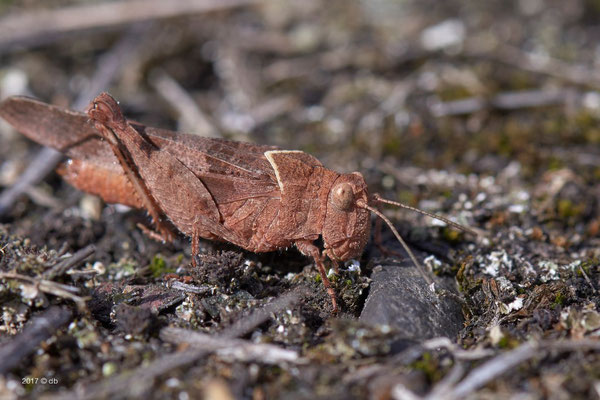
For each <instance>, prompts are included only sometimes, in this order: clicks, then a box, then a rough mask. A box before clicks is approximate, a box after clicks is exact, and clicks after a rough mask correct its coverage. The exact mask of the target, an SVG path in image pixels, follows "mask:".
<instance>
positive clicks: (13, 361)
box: [0, 307, 73, 375]
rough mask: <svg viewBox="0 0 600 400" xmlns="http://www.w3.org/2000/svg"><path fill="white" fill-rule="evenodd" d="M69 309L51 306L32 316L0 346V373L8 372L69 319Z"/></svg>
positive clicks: (70, 315) (70, 316) (70, 314)
mask: <svg viewBox="0 0 600 400" xmlns="http://www.w3.org/2000/svg"><path fill="white" fill-rule="evenodd" d="M72 317H73V315H72V313H71V311H69V310H67V309H65V308H60V307H52V308H49V309H48V310H46V311H45V312H44V313H43V314H42V315H40V316H39V317H35V318H33V320H32V321H31V322H30V324H29V325H27V326H26V327H25V329H23V331H22V332H21V333H19V334H18V335H17V336H15V337H14V338H13V339H11V340H10V341H9V342H7V343H6V344H4V345H3V346H2V347H0V360H2V362H1V363H0V375H4V374H6V373H8V372H10V371H11V370H12V369H14V368H15V367H17V366H19V364H20V363H21V362H22V361H23V359H24V358H26V357H28V356H30V355H31V354H32V353H33V352H34V351H35V350H36V349H37V348H38V345H39V344H40V343H41V342H42V341H44V340H46V339H48V338H49V337H51V336H52V335H53V334H54V332H56V331H57V330H58V329H60V328H61V327H63V326H65V325H66V324H67V323H69V321H71V319H72Z"/></svg>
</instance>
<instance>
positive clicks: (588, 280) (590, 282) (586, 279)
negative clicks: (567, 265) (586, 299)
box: [579, 264, 598, 293]
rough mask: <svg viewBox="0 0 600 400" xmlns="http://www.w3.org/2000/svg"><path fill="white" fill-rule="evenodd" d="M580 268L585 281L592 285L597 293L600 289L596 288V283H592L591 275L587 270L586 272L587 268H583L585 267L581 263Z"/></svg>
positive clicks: (593, 290)
mask: <svg viewBox="0 0 600 400" xmlns="http://www.w3.org/2000/svg"><path fill="white" fill-rule="evenodd" d="M579 270H580V271H581V275H583V277H584V279H585V281H586V282H587V283H588V285H590V287H591V288H592V292H594V293H597V292H598V291H597V290H596V288H595V287H594V284H593V283H592V280H591V279H590V277H589V276H588V274H587V272H585V270H584V269H583V267H582V266H581V264H579Z"/></svg>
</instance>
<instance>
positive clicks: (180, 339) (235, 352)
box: [160, 328, 306, 365]
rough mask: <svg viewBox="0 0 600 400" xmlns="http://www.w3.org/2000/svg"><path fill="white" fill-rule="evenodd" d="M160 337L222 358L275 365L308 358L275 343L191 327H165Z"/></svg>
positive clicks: (294, 362)
mask: <svg viewBox="0 0 600 400" xmlns="http://www.w3.org/2000/svg"><path fill="white" fill-rule="evenodd" d="M160 338H161V339H162V340H164V341H167V342H171V343H176V344H184V343H189V344H190V345H192V347H194V348H197V349H199V350H206V351H209V352H211V353H214V352H216V353H217V354H218V355H219V356H220V357H222V358H225V359H234V360H236V361H241V362H248V361H250V362H262V363H265V364H275V365H278V364H281V363H293V364H304V363H306V360H305V359H302V358H300V356H299V355H298V352H296V351H294V350H288V349H283V348H281V347H279V346H275V345H273V344H267V343H252V342H249V341H247V340H242V339H229V338H225V339H224V338H220V337H215V336H212V335H208V334H206V333H200V332H197V331H193V330H191V329H181V328H164V329H163V330H161V331H160Z"/></svg>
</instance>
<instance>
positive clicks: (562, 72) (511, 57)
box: [465, 41, 600, 87]
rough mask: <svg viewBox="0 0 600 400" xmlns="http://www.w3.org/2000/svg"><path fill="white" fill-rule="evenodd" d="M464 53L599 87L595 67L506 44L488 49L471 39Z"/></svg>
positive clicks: (599, 82) (598, 76) (578, 83)
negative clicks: (570, 62)
mask: <svg viewBox="0 0 600 400" xmlns="http://www.w3.org/2000/svg"><path fill="white" fill-rule="evenodd" d="M465 54H466V55H469V56H474V57H487V58H491V59H493V60H496V61H499V62H501V63H504V64H507V65H510V66H511V67H514V68H518V69H521V70H525V71H529V72H534V73H538V74H544V75H548V76H552V77H555V78H558V79H561V80H564V81H567V82H571V83H574V84H577V85H582V86H587V87H589V86H593V87H600V73H598V70H597V69H594V68H585V67H583V66H581V65H571V64H568V63H566V62H564V61H562V60H559V59H556V58H552V57H549V56H545V55H544V56H542V55H538V54H535V53H531V52H527V51H524V50H521V49H519V48H517V47H514V46H510V45H506V44H502V45H499V46H497V47H495V48H493V49H488V48H481V47H479V46H478V44H477V43H476V42H474V41H473V42H471V43H468V44H467V46H466V51H465Z"/></svg>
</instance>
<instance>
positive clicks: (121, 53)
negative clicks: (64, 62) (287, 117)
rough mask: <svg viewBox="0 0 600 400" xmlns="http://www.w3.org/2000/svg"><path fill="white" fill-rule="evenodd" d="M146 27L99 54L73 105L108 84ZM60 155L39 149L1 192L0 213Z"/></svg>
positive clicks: (78, 106)
mask: <svg viewBox="0 0 600 400" xmlns="http://www.w3.org/2000/svg"><path fill="white" fill-rule="evenodd" d="M146 29H148V26H147V25H137V26H134V27H132V28H131V29H130V30H129V32H128V33H127V34H126V35H125V36H124V37H123V39H121V40H120V41H119V42H118V43H117V44H116V45H115V46H114V47H113V48H112V49H110V50H109V51H108V52H107V53H106V54H104V55H103V56H102V57H100V59H99V61H98V69H97V70H96V72H95V73H94V76H93V77H92V78H91V79H90V85H89V87H88V88H87V90H85V91H83V92H82V93H81V94H80V95H79V97H78V98H77V99H76V100H75V101H74V102H73V108H75V109H83V108H84V107H85V106H86V105H87V104H88V103H89V102H90V100H92V99H93V98H94V96H96V95H97V94H98V93H99V92H101V91H102V90H103V89H105V88H106V87H107V86H108V85H109V84H110V82H111V81H112V80H113V79H114V77H115V76H116V75H118V73H119V71H121V70H122V69H123V68H124V66H126V65H127V63H128V61H129V59H130V57H132V55H133V54H134V53H135V52H134V51H133V49H134V48H135V47H137V45H138V44H139V43H140V40H141V38H142V37H143V33H144V31H145V30H146ZM0 30H1V28H0ZM1 36H2V35H1V34H0V37H1ZM0 42H1V39H0ZM61 158H62V154H61V153H60V152H58V151H56V150H54V149H50V148H44V149H42V150H41V151H40V152H39V153H38V154H37V155H36V157H35V158H34V159H33V161H32V162H31V163H30V164H29V166H28V167H27V169H26V170H25V172H23V174H22V175H21V176H20V177H19V179H18V180H17V182H16V183H15V184H14V185H13V186H11V187H10V188H8V189H6V190H5V191H3V192H2V194H0V216H2V215H4V214H6V213H7V212H8V211H9V210H10V209H11V207H12V205H13V204H14V203H15V202H16V201H17V199H18V198H19V197H21V195H22V194H23V193H24V192H25V191H27V188H28V187H30V186H33V185H36V184H38V183H39V182H40V181H42V179H44V178H45V177H46V175H48V174H49V173H50V172H51V171H52V170H53V169H54V167H55V166H56V164H58V162H59V161H60V160H61Z"/></svg>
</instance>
